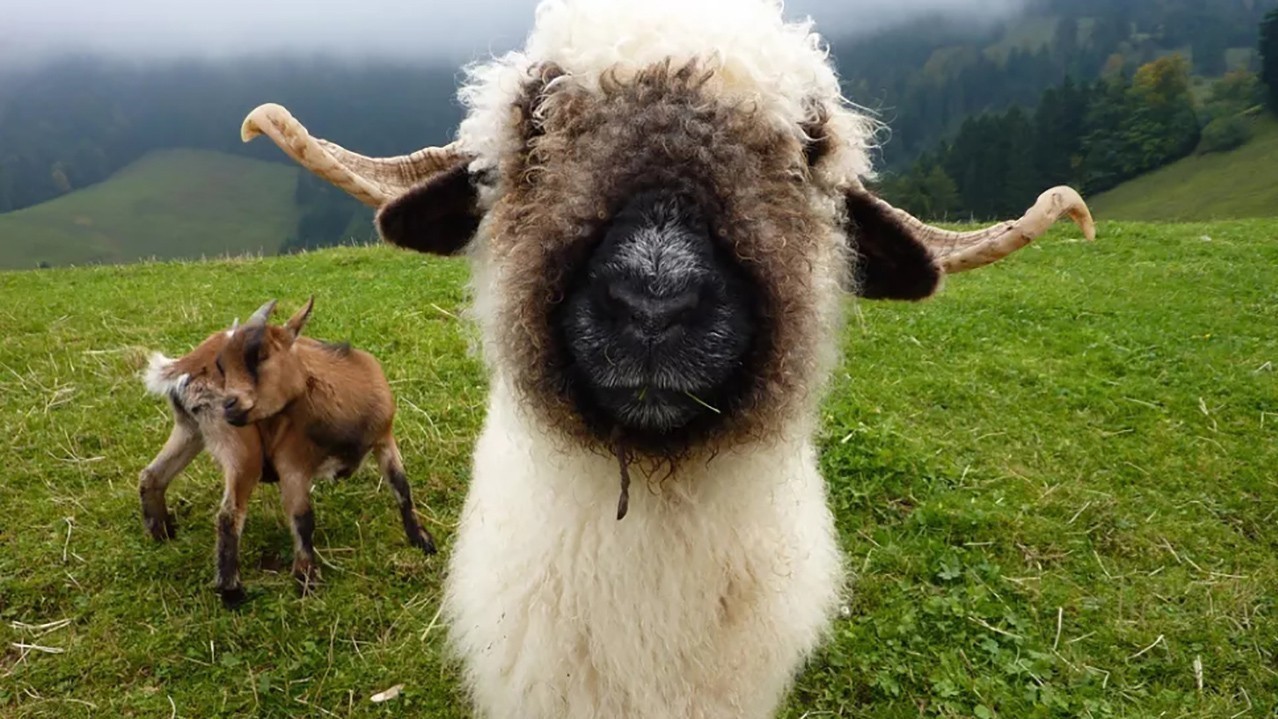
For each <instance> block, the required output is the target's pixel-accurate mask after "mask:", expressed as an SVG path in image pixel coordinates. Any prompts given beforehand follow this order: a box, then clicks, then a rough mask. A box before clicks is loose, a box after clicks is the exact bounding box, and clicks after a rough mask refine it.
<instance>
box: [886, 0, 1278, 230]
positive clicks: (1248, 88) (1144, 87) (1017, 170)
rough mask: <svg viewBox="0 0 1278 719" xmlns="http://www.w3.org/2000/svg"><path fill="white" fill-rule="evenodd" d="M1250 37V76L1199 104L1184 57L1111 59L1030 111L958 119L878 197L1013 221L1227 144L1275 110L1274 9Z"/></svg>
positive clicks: (1238, 141)
mask: <svg viewBox="0 0 1278 719" xmlns="http://www.w3.org/2000/svg"><path fill="white" fill-rule="evenodd" d="M1260 35H1261V38H1262V39H1261V42H1260V46H1259V49H1260V53H1259V56H1260V58H1261V62H1260V65H1261V73H1260V75H1259V76H1258V75H1257V74H1254V73H1251V72H1247V71H1242V70H1238V71H1234V72H1231V73H1228V74H1226V75H1225V76H1224V77H1223V78H1221V79H1219V80H1217V81H1215V82H1214V83H1213V84H1212V85H1211V87H1210V88H1209V89H1208V91H1207V93H1206V94H1205V98H1204V99H1202V100H1201V101H1196V100H1195V97H1194V92H1193V85H1192V65H1191V63H1190V61H1189V60H1188V59H1187V58H1186V57H1185V56H1184V55H1181V54H1172V55H1167V56H1164V57H1162V58H1159V59H1157V60H1154V61H1152V62H1149V63H1146V64H1144V65H1141V66H1140V67H1139V68H1137V69H1136V70H1135V71H1134V72H1132V73H1130V74H1128V73H1127V72H1125V70H1124V68H1123V67H1122V65H1121V63H1113V64H1112V65H1111V66H1110V67H1109V68H1107V71H1106V72H1104V73H1103V74H1102V76H1101V77H1100V78H1098V79H1096V80H1095V81H1092V82H1077V81H1075V80H1073V79H1072V78H1071V77H1068V76H1067V77H1066V79H1065V80H1064V81H1063V82H1062V83H1061V84H1059V85H1057V86H1055V87H1052V88H1050V89H1048V90H1046V91H1045V92H1044V93H1043V95H1042V96H1041V97H1040V98H1039V101H1038V103H1037V106H1035V107H1034V108H1032V109H1029V110H1026V109H1022V108H1020V107H1016V106H1014V107H1012V108H1010V109H1008V110H1006V111H1004V112H1000V113H985V114H981V115H976V116H972V117H969V118H968V119H966V120H965V121H964V122H963V123H962V124H961V126H960V127H959V129H958V130H957V132H956V133H955V134H954V135H953V137H952V138H951V139H949V140H945V141H942V142H940V143H938V145H937V146H936V147H934V148H933V149H931V150H929V151H926V152H924V153H923V154H922V155H920V156H919V158H918V159H917V160H916V161H915V162H914V163H913V164H912V165H910V166H909V167H908V168H906V169H905V170H901V171H897V172H892V173H888V175H887V176H886V177H885V178H883V179H882V180H881V182H880V185H879V190H880V192H882V193H883V194H884V195H885V196H886V197H887V198H889V200H891V201H892V202H894V203H896V204H899V205H900V206H902V207H905V208H907V209H909V210H910V211H912V212H914V213H916V214H920V215H922V216H926V217H931V218H937V219H940V218H947V217H949V218H956V219H957V218H969V217H970V218H977V219H991V218H996V217H1007V216H1015V215H1018V214H1019V213H1020V212H1021V211H1023V210H1024V208H1025V207H1026V206H1027V205H1028V203H1030V202H1032V201H1033V198H1034V197H1035V196H1036V195H1037V193H1038V192H1040V191H1041V190H1042V189H1043V188H1045V187H1050V186H1053V185H1058V184H1067V185H1071V186H1074V187H1077V188H1080V189H1081V190H1082V191H1083V192H1084V193H1099V192H1103V191H1105V190H1108V189H1110V188H1113V187H1115V186H1116V185H1118V184H1120V183H1122V182H1125V181H1127V180H1129V179H1132V178H1134V177H1137V176H1138V175H1142V174H1144V173H1147V172H1149V171H1151V170H1154V169H1157V168H1159V167H1162V166H1164V165H1167V164H1169V163H1171V162H1174V161H1176V160H1178V159H1181V158H1183V157H1185V156H1187V155H1189V154H1191V153H1194V152H1199V153H1211V152H1222V151H1226V150H1231V149H1234V148H1237V147H1239V146H1241V145H1242V144H1244V143H1245V142H1246V141H1247V140H1248V139H1250V132H1251V127H1252V120H1251V116H1252V115H1254V114H1255V111H1256V110H1257V109H1258V108H1259V107H1260V106H1261V105H1262V104H1263V103H1265V102H1266V100H1268V101H1270V102H1272V103H1273V106H1274V108H1275V109H1278V10H1275V11H1271V12H1270V13H1269V14H1268V15H1267V16H1266V18H1265V19H1264V21H1263V23H1262V25H1261V33H1260Z"/></svg>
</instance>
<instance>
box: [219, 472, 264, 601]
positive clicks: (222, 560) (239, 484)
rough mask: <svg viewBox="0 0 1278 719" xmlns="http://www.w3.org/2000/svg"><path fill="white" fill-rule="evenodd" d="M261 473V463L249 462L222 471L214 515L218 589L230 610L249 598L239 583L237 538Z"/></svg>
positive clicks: (242, 531) (238, 539)
mask: <svg viewBox="0 0 1278 719" xmlns="http://www.w3.org/2000/svg"><path fill="white" fill-rule="evenodd" d="M261 474H262V467H261V462H260V461H252V460H250V461H246V462H244V464H243V465H242V466H229V467H227V469H226V470H225V480H226V488H225V491H224V492H223V494H222V506H221V508H220V509H219V510H218V513H217V590H218V593H219V594H221V595H222V603H223V604H224V605H225V606H227V607H228V608H232V609H233V608H235V607H238V606H240V605H241V604H243V603H244V601H245V600H246V599H247V598H248V597H247V595H246V594H245V593H244V585H243V584H241V583H240V536H241V535H242V534H243V533H244V518H245V516H246V515H247V513H248V504H249V498H250V497H252V496H253V490H254V489H256V488H257V483H258V480H259V479H260V478H261Z"/></svg>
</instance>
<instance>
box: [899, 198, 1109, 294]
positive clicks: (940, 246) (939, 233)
mask: <svg viewBox="0 0 1278 719" xmlns="http://www.w3.org/2000/svg"><path fill="white" fill-rule="evenodd" d="M875 199H876V201H877V202H879V203H882V204H883V205H884V206H885V207H887V208H889V209H890V210H891V211H892V212H893V213H895V214H896V216H897V217H898V218H900V219H901V221H902V222H904V223H905V224H906V226H908V227H909V228H910V229H911V230H913V232H914V235H915V237H917V238H918V239H919V240H920V241H921V242H922V243H923V244H924V245H926V246H927V248H928V249H929V250H930V251H931V252H932V255H933V256H934V257H936V259H937V263H938V264H939V265H940V266H941V269H943V270H944V271H945V272H946V273H947V274H955V273H958V272H966V271H968V270H974V269H976V268H978V267H984V266H985V265H989V264H993V263H995V262H998V261H999V260H1001V259H1003V258H1004V257H1007V256H1008V255H1010V254H1012V253H1013V252H1016V251H1017V250H1019V249H1021V248H1022V247H1025V246H1026V245H1028V244H1029V243H1031V242H1033V241H1034V240H1035V239H1037V238H1038V237H1039V236H1041V235H1042V234H1043V233H1045V232H1047V230H1048V229H1049V228H1051V226H1052V225H1053V224H1055V223H1056V221H1057V220H1059V219H1060V218H1061V217H1063V216H1065V215H1069V218H1070V219H1071V220H1073V221H1074V222H1075V224H1077V225H1078V226H1079V228H1080V229H1082V231H1083V236H1084V237H1086V238H1087V239H1088V240H1089V241H1091V240H1095V239H1096V223H1095V222H1094V221H1093V220H1092V213H1091V211H1090V210H1088V209H1087V203H1086V202H1084V201H1083V198H1082V196H1080V195H1079V194H1078V193H1077V192H1076V191H1074V189H1073V188H1070V187H1066V186H1064V185H1061V186H1059V187H1053V188H1052V189H1050V190H1048V191H1047V192H1044V193H1043V194H1041V195H1039V196H1038V201H1037V202H1035V203H1034V206H1033V207H1031V208H1030V209H1029V211H1027V212H1026V213H1025V215H1024V216H1022V217H1021V219H1019V220H1016V221H1015V222H1001V223H999V224H997V225H994V226H992V227H987V228H985V229H983V230H977V231H975V232H952V231H950V230H943V229H941V228H939V227H933V226H932V225H929V224H927V223H925V222H923V221H922V220H920V219H918V218H916V217H914V216H913V215H911V214H910V213H908V212H906V211H904V210H901V209H897V208H895V207H892V205H890V204H888V203H887V202H885V201H884V200H882V199H878V198H875Z"/></svg>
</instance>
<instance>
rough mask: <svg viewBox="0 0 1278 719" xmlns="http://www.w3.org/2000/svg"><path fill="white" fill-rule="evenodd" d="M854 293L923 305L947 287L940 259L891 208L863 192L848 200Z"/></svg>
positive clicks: (850, 193)
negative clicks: (935, 256) (922, 301)
mask: <svg viewBox="0 0 1278 719" xmlns="http://www.w3.org/2000/svg"><path fill="white" fill-rule="evenodd" d="M845 197H846V199H845V201H846V205H847V220H848V224H847V227H845V228H844V229H845V231H846V233H847V238H848V242H849V243H851V246H852V249H853V250H855V252H854V257H853V258H852V261H853V262H854V263H855V269H854V272H853V279H854V281H855V286H854V291H855V292H856V294H857V295H858V296H860V297H864V298H866V299H872V300H922V299H927V298H928V297H931V296H932V295H933V294H935V293H936V290H937V289H938V288H939V287H940V285H941V278H942V276H943V273H942V271H941V268H940V266H939V265H938V264H937V262H936V258H934V257H933V256H932V253H931V252H930V251H929V250H928V249H927V246H926V245H924V244H923V243H922V242H921V241H920V240H919V239H918V238H917V237H915V236H914V233H913V231H912V230H911V228H910V227H909V226H908V225H906V224H905V223H904V222H902V220H901V219H900V218H899V217H897V216H896V215H895V214H894V212H893V210H892V209H891V207H890V206H888V205H886V204H885V203H883V202H882V201H880V200H878V198H876V197H874V196H873V195H871V194H869V193H868V192H866V191H865V190H862V189H859V188H857V189H853V190H850V191H848V193H847V195H846V196H845Z"/></svg>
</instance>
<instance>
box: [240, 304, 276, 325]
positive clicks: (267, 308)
mask: <svg viewBox="0 0 1278 719" xmlns="http://www.w3.org/2000/svg"><path fill="white" fill-rule="evenodd" d="M274 311H275V300H271V301H270V302H267V303H266V304H264V305H262V306H261V307H258V308H257V311H256V312H254V313H253V316H252V317H250V318H248V322H245V323H244V326H245V327H262V326H264V325H265V324H266V321H267V320H268V319H270V318H271V313H272V312H274Z"/></svg>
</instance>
